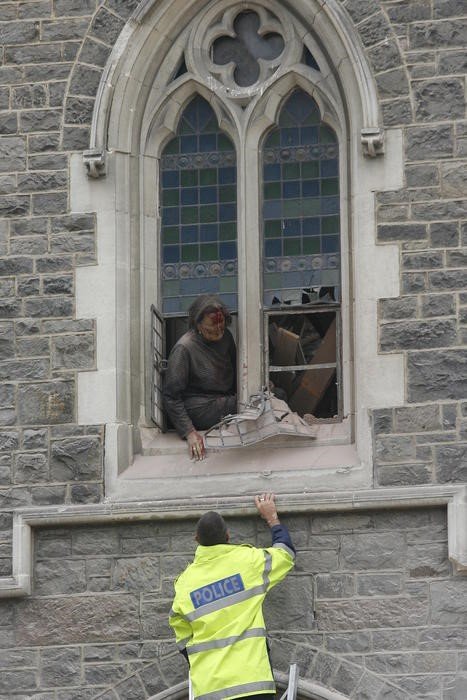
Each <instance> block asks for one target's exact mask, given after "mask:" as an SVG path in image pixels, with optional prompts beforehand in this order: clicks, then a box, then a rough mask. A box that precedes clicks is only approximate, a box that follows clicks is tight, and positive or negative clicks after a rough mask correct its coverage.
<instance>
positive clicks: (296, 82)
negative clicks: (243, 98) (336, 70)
mask: <svg viewBox="0 0 467 700" xmlns="http://www.w3.org/2000/svg"><path fill="white" fill-rule="evenodd" d="M314 73H316V71H314ZM322 85H323V86H322ZM297 88H300V89H302V90H303V91H304V92H306V93H308V95H310V97H312V98H313V99H314V100H315V101H316V103H317V105H318V107H319V110H320V114H321V119H322V120H323V122H325V123H326V124H328V125H329V126H331V127H332V129H334V131H335V132H336V133H337V134H338V135H339V137H342V136H345V132H346V130H347V125H346V119H345V110H344V106H343V105H342V102H341V100H340V98H339V95H337V94H335V93H334V92H331V91H330V90H329V88H328V86H327V85H325V84H323V83H322V81H319V82H316V83H313V82H311V81H310V76H309V75H307V72H306V71H305V70H304V69H303V68H301V67H300V66H294V68H293V69H292V70H290V71H288V72H287V73H286V74H284V75H281V76H280V77H279V78H277V80H276V81H275V82H274V83H272V84H271V85H270V86H269V87H268V89H267V90H265V91H264V92H263V93H262V94H261V95H260V96H259V97H258V99H257V100H256V101H255V103H254V104H253V105H252V106H251V110H250V114H249V122H248V127H247V129H248V131H249V130H251V129H252V130H254V131H257V130H259V131H265V130H266V129H267V128H268V127H269V126H272V125H273V124H274V123H275V122H276V119H277V116H278V114H279V112H280V110H281V109H282V105H283V104H284V102H285V101H286V100H287V98H288V96H289V95H290V94H291V93H292V92H293V91H294V90H295V89H297Z"/></svg>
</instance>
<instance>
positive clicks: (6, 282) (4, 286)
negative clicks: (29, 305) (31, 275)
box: [0, 278, 15, 298]
mask: <svg viewBox="0 0 467 700" xmlns="http://www.w3.org/2000/svg"><path fill="white" fill-rule="evenodd" d="M14 295H15V280H14V279H13V278H10V279H0V297H2V298H4V297H12V296H14Z"/></svg>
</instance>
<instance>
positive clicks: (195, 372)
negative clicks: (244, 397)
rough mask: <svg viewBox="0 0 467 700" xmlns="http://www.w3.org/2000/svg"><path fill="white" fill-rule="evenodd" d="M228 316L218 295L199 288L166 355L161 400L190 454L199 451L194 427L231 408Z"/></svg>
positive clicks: (232, 358)
mask: <svg viewBox="0 0 467 700" xmlns="http://www.w3.org/2000/svg"><path fill="white" fill-rule="evenodd" d="M230 322H231V316H230V313H229V311H228V309H227V307H226V306H225V304H224V303H223V302H222V301H221V299H219V297H217V296H215V295H210V294H203V295H202V296H200V297H198V298H197V299H196V300H195V301H194V302H193V304H192V305H191V306H190V308H189V311H188V323H189V330H188V331H187V332H186V333H185V334H184V335H182V337H181V338H180V339H179V340H178V342H177V343H176V344H175V345H174V347H173V348H172V351H171V353H170V355H169V360H168V366H167V371H166V373H165V376H164V389H163V397H164V406H165V410H166V411H167V414H168V416H169V418H170V421H171V423H172V425H173V427H174V428H175V430H176V431H177V433H178V434H179V435H180V437H181V438H183V439H185V440H186V441H187V443H188V452H189V455H190V457H191V458H192V459H195V460H198V459H203V458H204V456H205V446H204V441H203V437H202V435H201V434H200V433H199V432H198V431H199V430H207V429H208V428H211V427H212V426H213V425H215V424H216V423H218V422H219V421H220V420H222V418H224V417H225V416H226V415H229V414H231V413H235V412H236V410H237V394H236V392H237V378H236V374H237V372H236V368H237V361H236V348H235V341H234V339H233V336H232V334H231V333H230V331H229V329H228V328H227V326H228V325H229V324H230Z"/></svg>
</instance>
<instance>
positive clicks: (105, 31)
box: [89, 8, 124, 46]
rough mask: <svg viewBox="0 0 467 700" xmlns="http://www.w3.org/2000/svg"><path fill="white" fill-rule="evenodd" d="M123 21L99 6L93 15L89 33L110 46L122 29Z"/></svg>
mask: <svg viewBox="0 0 467 700" xmlns="http://www.w3.org/2000/svg"><path fill="white" fill-rule="evenodd" d="M123 25H124V22H123V20H121V19H120V18H119V17H116V16H115V15H113V14H111V13H110V12H108V11H107V10H106V9H105V8H101V9H100V10H99V12H98V13H97V14H96V15H95V17H94V19H93V22H92V24H91V28H90V32H89V33H90V35H91V36H93V37H95V38H96V39H100V40H101V41H103V42H104V43H105V44H109V45H110V46H112V45H113V44H114V43H115V41H116V40H117V37H118V35H119V34H120V32H121V30H122V29H123Z"/></svg>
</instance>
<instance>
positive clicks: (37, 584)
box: [34, 559, 86, 596]
mask: <svg viewBox="0 0 467 700" xmlns="http://www.w3.org/2000/svg"><path fill="white" fill-rule="evenodd" d="M85 590H86V564H85V561H84V560H76V559H64V560H62V561H59V560H57V559H50V560H46V561H39V562H37V564H36V567H35V579H34V593H35V594H36V595H47V596H48V595H62V594H65V595H71V594H72V593H84V591H85Z"/></svg>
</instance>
